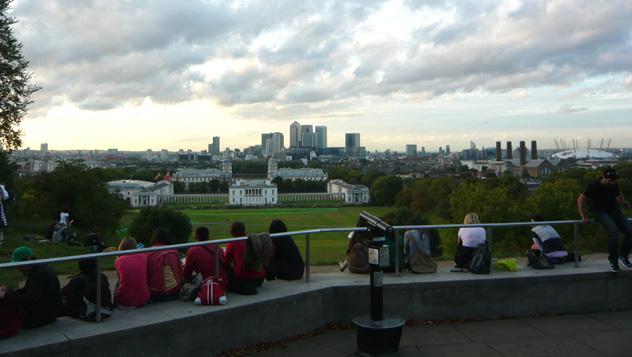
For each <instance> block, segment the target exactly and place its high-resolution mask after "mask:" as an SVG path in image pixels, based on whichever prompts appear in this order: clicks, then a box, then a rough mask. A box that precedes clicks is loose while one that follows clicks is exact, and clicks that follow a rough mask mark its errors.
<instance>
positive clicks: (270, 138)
mask: <svg viewBox="0 0 632 357" xmlns="http://www.w3.org/2000/svg"><path fill="white" fill-rule="evenodd" d="M283 141H284V139H283V134H281V133H278V132H277V133H266V134H261V153H262V154H263V155H269V154H276V153H279V152H281V151H283V149H284V143H283Z"/></svg>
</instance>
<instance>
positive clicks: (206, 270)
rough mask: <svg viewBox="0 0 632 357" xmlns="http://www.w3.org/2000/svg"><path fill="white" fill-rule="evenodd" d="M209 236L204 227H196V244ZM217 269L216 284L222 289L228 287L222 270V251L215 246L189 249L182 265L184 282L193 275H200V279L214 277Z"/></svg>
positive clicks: (209, 245)
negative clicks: (217, 279)
mask: <svg viewBox="0 0 632 357" xmlns="http://www.w3.org/2000/svg"><path fill="white" fill-rule="evenodd" d="M209 236H210V234H209V230H208V228H206V227H198V228H197V229H196V230H195V239H196V240H197V241H198V242H205V241H207V240H208V239H209ZM217 259H219V260H217ZM217 269H219V273H218V278H219V281H218V282H219V283H220V285H222V287H224V288H226V287H228V275H227V274H226V270H224V252H223V251H222V249H221V248H220V247H218V246H217V244H207V245H203V246H195V247H191V248H189V250H188V251H187V258H186V263H185V264H184V280H187V281H188V280H191V278H193V273H197V274H200V275H201V276H202V279H206V278H208V277H209V276H214V275H215V273H216V271H217Z"/></svg>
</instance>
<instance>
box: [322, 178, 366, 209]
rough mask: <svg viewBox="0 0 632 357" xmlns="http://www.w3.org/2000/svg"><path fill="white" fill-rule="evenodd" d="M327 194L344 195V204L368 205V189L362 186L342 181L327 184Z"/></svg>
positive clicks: (332, 181)
mask: <svg viewBox="0 0 632 357" xmlns="http://www.w3.org/2000/svg"><path fill="white" fill-rule="evenodd" d="M327 192H328V193H344V194H345V203H347V204H353V205H360V204H366V203H369V200H370V195H369V188H368V187H366V186H364V185H351V184H348V183H346V182H344V181H342V180H331V181H329V182H327Z"/></svg>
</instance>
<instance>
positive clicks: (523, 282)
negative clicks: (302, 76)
mask: <svg viewBox="0 0 632 357" xmlns="http://www.w3.org/2000/svg"><path fill="white" fill-rule="evenodd" d="M522 266H524V264H522ZM449 267H450V264H449V263H448V262H444V263H443V264H441V265H440V267H439V269H438V271H437V273H436V274H429V275H416V274H411V273H402V274H401V275H400V276H395V275H394V274H386V276H385V278H384V284H385V287H384V294H385V296H384V301H385V314H386V315H387V316H388V315H389V314H390V315H393V316H398V317H402V318H406V319H415V320H422V321H430V320H436V321H446V320H456V321H458V320H461V321H462V320H464V319H468V320H469V319H471V320H490V319H499V318H506V317H517V318H524V317H533V316H542V315H551V314H568V313H588V312H606V311H612V310H629V309H632V299H630V292H632V271H624V272H621V273H618V274H613V273H610V272H608V271H607V268H608V264H607V260H606V259H605V258H603V256H599V257H589V258H588V259H586V261H585V262H583V263H581V265H580V267H579V268H574V267H573V264H566V265H564V266H559V267H557V268H556V269H553V270H532V269H530V268H528V269H525V268H523V269H521V270H520V271H518V272H513V273H512V272H494V273H493V274H491V275H473V274H469V273H451V272H449ZM332 270H333V271H332ZM329 271H330V272H322V271H321V272H318V270H316V271H314V272H312V276H311V281H310V282H309V283H305V282H302V281H296V282H285V281H272V282H265V283H264V284H263V286H262V287H261V288H260V289H259V294H258V295H256V296H240V295H236V294H229V296H228V304H227V305H225V306H195V305H193V304H192V303H185V302H180V301H174V302H169V303H160V304H151V305H149V306H146V307H143V308H141V309H137V310H131V311H122V310H116V311H115V313H114V315H113V317H111V318H110V319H108V320H105V321H104V322H102V323H89V322H83V321H79V320H73V319H70V318H60V319H59V320H58V321H57V322H56V323H54V324H52V325H49V326H46V327H43V328H40V329H36V330H32V331H21V332H20V334H19V335H18V336H16V337H14V338H11V339H8V340H2V341H0V355H3V356H78V355H90V356H92V355H108V356H112V355H116V356H123V355H131V356H136V355H138V356H141V355H156V356H176V355H186V354H195V355H196V356H211V355H215V354H218V353H219V352H221V351H225V350H228V349H234V348H240V347H245V346H248V345H252V344H254V343H258V342H264V341H279V340H283V339H285V338H287V337H290V336H296V335H300V334H304V333H306V332H309V331H312V330H314V329H317V328H320V327H322V326H324V325H326V324H327V323H330V322H339V323H345V324H348V323H350V322H351V319H352V318H353V317H355V316H358V315H362V314H368V311H369V288H368V275H353V274H349V273H340V272H335V270H334V269H329ZM112 285H114V284H112ZM626 314H627V315H626ZM594 316H601V315H584V316H567V317H562V318H552V319H551V318H545V319H544V320H532V319H519V320H497V321H487V322H470V323H463V324H447V325H446V324H437V325H433V326H414V327H410V326H407V327H406V328H404V338H403V341H402V346H403V347H404V348H403V349H402V353H408V352H411V353H413V352H414V353H416V352H415V351H417V349H420V350H421V351H426V350H427V348H430V350H428V351H435V352H436V353H437V354H441V353H442V352H441V351H444V350H443V348H445V351H446V352H450V351H459V349H458V348H460V347H465V345H463V346H456V347H454V348H452V347H440V346H442V344H441V343H440V342H442V341H444V342H445V341H447V342H446V343H448V344H452V343H467V344H469V345H470V346H471V347H472V348H474V349H473V350H472V352H474V354H476V352H475V351H480V353H479V354H480V355H493V353H492V354H487V353H486V351H488V350H487V348H492V349H493V351H496V352H497V353H505V354H506V353H507V352H502V351H513V350H512V348H514V347H515V348H521V347H520V346H523V347H524V346H525V344H524V343H526V342H529V343H533V345H531V344H527V346H534V348H538V349H539V351H538V352H535V353H534V354H536V355H538V354H540V352H541V353H542V354H547V352H546V346H547V345H549V346H550V345H551V344H552V343H558V342H555V341H557V340H558V338H557V337H553V336H554V335H556V334H555V331H554V330H555V328H551V329H548V330H547V327H541V328H538V327H537V326H532V325H533V324H540V322H537V321H544V322H541V324H543V325H547V324H548V325H550V326H557V325H560V326H564V327H568V328H571V327H572V326H574V327H573V328H577V329H578V330H577V334H578V335H581V333H584V332H591V331H594V330H590V329H589V327H588V326H585V328H586V329H589V330H582V329H583V328H584V327H582V326H583V322H586V323H587V324H588V325H590V326H597V327H595V328H598V326H602V327H603V325H599V324H597V323H595V322H594V321H593V320H592V319H594V318H596V317H594ZM603 316H613V317H612V318H613V319H614V320H617V321H620V320H622V319H623V320H624V319H625V318H626V316H630V314H629V313H627V312H625V313H621V315H603ZM560 319H561V320H560ZM614 320H613V321H614ZM529 321H532V322H533V321H535V322H533V324H531V322H529ZM547 321H550V322H547ZM573 321H575V322H577V323H576V324H575V323H573V324H569V323H568V322H573ZM628 323H629V320H628ZM602 324H606V325H608V326H610V327H607V328H606V327H604V329H603V331H606V332H607V331H610V332H612V333H615V332H616V331H614V329H617V328H623V327H626V328H630V326H629V325H626V324H624V323H621V324H617V323H615V322H610V323H607V322H603V321H602ZM566 325H569V326H566ZM476 326H487V327H488V328H489V329H491V330H481V331H491V332H489V334H490V335H489V338H494V341H496V339H495V337H494V336H501V337H502V336H505V337H506V338H500V339H499V340H505V341H514V340H515V338H518V336H523V334H524V339H523V342H524V343H522V344H517V345H513V342H506V344H507V345H506V349H505V350H502V349H501V348H500V347H498V348H497V347H494V346H492V345H490V344H489V343H487V342H486V341H487V338H488V337H486V336H487V335H486V334H485V333H483V332H477V331H478V330H477V328H475V327H476ZM612 327H614V328H612ZM608 328H610V330H607V329H608ZM454 330H456V331H459V334H455V333H454ZM450 331H452V332H450ZM466 331H469V332H467V333H466ZM494 331H496V332H494ZM533 331H536V332H533ZM547 331H548V332H547ZM564 331H571V330H568V329H562V330H560V333H562V335H563V336H566V337H569V336H570V335H564V333H566V332H564ZM613 331H614V332H613ZM444 332H445V334H444ZM619 332H620V334H618V335H617V334H616V333H615V335H612V336H615V337H612V336H611V335H608V336H605V337H603V338H604V339H603V341H627V339H625V337H626V336H630V331H628V330H621V331H619ZM568 333H569V334H570V332H568ZM498 334H500V335H498ZM503 334H504V335H503ZM626 334H627V335H626ZM339 335H341V336H343V339H345V340H347V339H349V338H352V340H350V341H347V342H346V345H345V347H344V348H343V349H341V350H338V351H337V352H336V351H333V352H331V351H329V350H330V348H329V349H327V350H325V351H328V352H331V353H332V355H336V353H338V352H339V353H342V354H348V353H351V352H352V349H353V348H354V347H355V338H354V336H355V334H354V333H353V331H338V332H332V333H331V334H325V335H322V337H314V338H311V339H308V340H303V341H302V342H298V344H297V345H291V346H290V347H288V350H289V351H292V350H293V348H302V347H300V346H301V344H308V346H312V344H313V343H312V342H313V340H314V339H317V338H320V339H328V338H331V339H333V340H335V339H337V338H339V337H337V336H339ZM444 335H445V336H444ZM460 335H463V336H464V338H463V337H459V336H460ZM328 336H332V337H328ZM442 336H443V337H442ZM535 336H544V337H545V341H547V342H546V343H545V344H542V343H540V341H539V340H538V339H535V338H533V337H535ZM547 336H548V337H547ZM595 336H596V337H594V338H595V339H597V338H598V335H595ZM631 337H632V336H631ZM569 338H570V337H569ZM617 338H620V340H617ZM459 339H460V340H459ZM512 339H514V340H512ZM573 339H574V337H573ZM429 341H438V343H437V344H436V345H433V346H434V347H427V344H428V342H429ZM560 341H561V342H559V344H560V345H559V346H561V347H560V348H568V352H569V353H562V355H570V354H571V353H572V351H575V347H572V346H571V345H572V344H571V342H572V341H574V340H571V339H568V338H567V339H562V340H560ZM595 341H596V340H595ZM499 343H500V342H499ZM596 343H597V342H596ZM584 345H585V344H584ZM602 345H604V346H606V345H608V343H606V342H603V343H602ZM294 346H299V347H294ZM418 346H422V347H418ZM512 346H514V347H512ZM516 346H517V347H516ZM556 346H557V345H556ZM608 346H609V345H608ZM608 346H606V347H608ZM584 347H585V346H584ZM606 347H603V348H604V349H603V350H599V351H602V352H604V353H607V354H610V352H608V351H611V350H609V349H607V348H606ZM319 348H320V347H318V346H317V347H314V349H313V350H310V349H308V350H305V351H303V352H301V354H307V355H313V354H318V355H322V354H321V353H319ZM455 348H456V349H455ZM577 348H579V347H577ZM608 348H609V347H608ZM350 349H351V350H350ZM461 351H462V350H461ZM468 351H469V350H468ZM516 351H518V350H516ZM312 352H315V353H312ZM435 352H433V353H432V354H433V355H434V354H435ZM615 354H616V353H615ZM624 354H627V355H629V354H628V353H627V350H625V353H624ZM557 355H558V356H559V354H557Z"/></svg>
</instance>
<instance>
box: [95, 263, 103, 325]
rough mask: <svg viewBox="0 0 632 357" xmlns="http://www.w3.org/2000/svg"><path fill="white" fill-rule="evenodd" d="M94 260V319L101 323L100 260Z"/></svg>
mask: <svg viewBox="0 0 632 357" xmlns="http://www.w3.org/2000/svg"><path fill="white" fill-rule="evenodd" d="M94 260H95V263H96V266H97V296H96V298H97V311H96V315H94V317H95V318H96V321H97V322H101V304H102V302H101V289H102V287H101V259H99V257H96V258H95V259H94Z"/></svg>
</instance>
